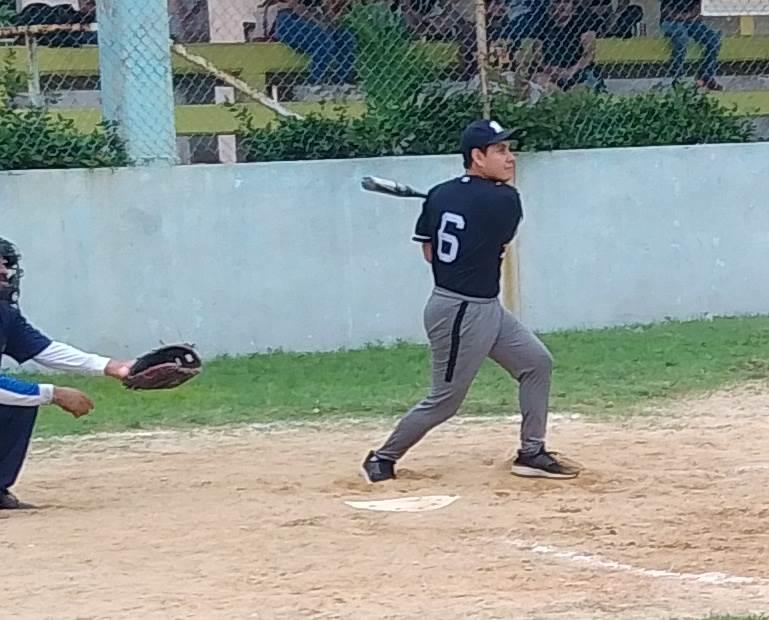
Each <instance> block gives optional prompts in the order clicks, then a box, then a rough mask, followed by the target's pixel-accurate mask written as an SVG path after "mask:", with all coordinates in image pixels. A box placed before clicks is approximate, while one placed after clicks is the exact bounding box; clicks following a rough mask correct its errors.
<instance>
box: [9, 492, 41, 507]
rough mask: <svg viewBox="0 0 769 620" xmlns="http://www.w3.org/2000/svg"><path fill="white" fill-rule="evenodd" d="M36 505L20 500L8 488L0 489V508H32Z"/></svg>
mask: <svg viewBox="0 0 769 620" xmlns="http://www.w3.org/2000/svg"><path fill="white" fill-rule="evenodd" d="M35 508H37V506H33V505H32V504H27V503H26V502H22V501H21V500H20V499H19V498H18V497H16V496H15V495H14V494H13V493H11V492H10V491H9V490H8V489H0V510H33V509H35Z"/></svg>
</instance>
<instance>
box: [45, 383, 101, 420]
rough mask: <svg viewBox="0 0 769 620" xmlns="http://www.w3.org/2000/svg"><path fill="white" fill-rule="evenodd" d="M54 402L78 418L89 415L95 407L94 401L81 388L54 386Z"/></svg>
mask: <svg viewBox="0 0 769 620" xmlns="http://www.w3.org/2000/svg"><path fill="white" fill-rule="evenodd" d="M53 403H54V404H55V405H58V406H59V407H61V408H62V409H64V411H68V412H69V413H71V414H72V415H73V416H75V417H76V418H79V417H81V416H84V415H87V414H88V413H90V411H91V409H93V402H92V401H91V399H90V398H88V396H86V395H85V394H83V392H81V391H80V390H76V389H75V388H68V387H58V386H57V387H54V388H53Z"/></svg>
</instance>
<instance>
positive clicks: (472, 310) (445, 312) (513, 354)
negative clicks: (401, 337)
mask: <svg viewBox="0 0 769 620" xmlns="http://www.w3.org/2000/svg"><path fill="white" fill-rule="evenodd" d="M424 325H425V330H426V332H427V337H428V340H429V342H430V349H431V352H432V389H431V390H430V393H429V394H428V396H427V397H426V398H425V399H423V400H422V401H421V402H420V403H418V404H417V405H415V406H414V407H412V408H411V410H410V411H409V412H408V413H407V414H406V415H405V416H404V417H403V418H401V420H400V422H398V424H397V425H396V427H395V429H394V430H393V432H392V433H391V435H390V437H389V438H388V439H387V440H386V441H385V443H384V445H383V446H382V447H381V448H380V449H379V450H377V451H376V452H375V454H376V456H377V457H379V458H381V459H388V460H391V461H397V460H399V459H400V458H401V457H402V456H403V455H404V454H406V452H407V451H408V450H409V449H410V448H411V447H412V446H414V445H415V444H416V443H417V442H418V441H419V440H421V439H422V437H424V436H425V435H426V434H427V433H428V431H430V430H431V429H433V428H434V427H436V426H437V425H439V424H441V423H442V422H445V421H446V420H448V419H449V418H451V417H452V416H453V415H454V414H455V413H456V412H457V410H458V409H459V407H460V405H461V404H462V401H463V400H464V398H465V395H466V394H467V391H468V390H469V389H470V385H471V383H472V382H473V380H474V379H475V376H476V375H477V373H478V370H479V369H480V367H481V364H482V363H483V361H484V360H485V359H486V358H487V357H489V358H491V359H493V360H494V361H495V362H497V363H498V364H499V365H500V366H502V367H503V368H504V369H505V370H507V371H508V372H509V373H510V375H511V376H512V377H513V378H514V379H516V380H517V381H518V382H519V384H520V388H519V401H520V407H521V415H522V418H523V419H522V423H521V435H520V439H521V452H522V453H523V454H534V453H537V452H538V451H539V450H540V448H541V447H542V446H543V445H544V442H545V433H546V429H547V413H548V405H549V402H548V401H549V396H550V375H551V373H552V368H553V358H552V356H551V355H550V352H549V351H548V350H547V348H546V347H545V345H544V344H543V343H542V342H541V341H540V340H539V339H538V338H537V337H536V336H535V335H534V334H533V333H532V332H531V331H529V330H528V329H527V328H526V327H524V326H523V325H522V324H521V323H520V322H519V321H518V320H517V319H516V318H515V317H514V316H513V315H512V314H511V313H510V312H508V311H507V310H505V309H504V308H503V307H502V304H501V303H500V302H499V300H498V299H476V298H471V297H464V296H461V295H458V294H456V293H453V292H450V291H446V290H443V289H440V288H436V289H434V290H433V292H432V294H431V295H430V298H429V299H428V301H427V304H426V306H425V309H424Z"/></svg>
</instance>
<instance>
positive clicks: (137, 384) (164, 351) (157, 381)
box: [123, 344, 203, 390]
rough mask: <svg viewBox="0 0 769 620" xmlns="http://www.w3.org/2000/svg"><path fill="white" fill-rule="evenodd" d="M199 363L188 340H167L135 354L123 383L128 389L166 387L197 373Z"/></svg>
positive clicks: (177, 383) (197, 356) (199, 367)
mask: <svg viewBox="0 0 769 620" xmlns="http://www.w3.org/2000/svg"><path fill="white" fill-rule="evenodd" d="M202 366H203V363H202V361H201V359H200V356H199V355H198V354H197V352H196V351H195V349H193V348H192V346H190V345H188V344H169V345H163V346H161V347H158V348H157V349H153V350H152V351H149V352H147V353H145V354H144V355H140V356H139V357H137V358H136V362H134V364H133V366H131V371H130V372H129V373H128V376H127V377H125V378H124V379H123V385H124V386H125V387H126V388H128V389H129V390H166V389H169V388H175V387H178V386H180V385H181V384H182V383H185V382H187V381H189V380H190V379H192V378H193V377H195V376H196V375H198V374H200V371H201V370H202Z"/></svg>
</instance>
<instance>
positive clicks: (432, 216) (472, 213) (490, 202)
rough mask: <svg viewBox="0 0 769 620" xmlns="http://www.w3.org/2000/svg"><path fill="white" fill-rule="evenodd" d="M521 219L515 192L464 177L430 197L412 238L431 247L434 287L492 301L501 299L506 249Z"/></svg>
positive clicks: (498, 185)
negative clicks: (499, 297)
mask: <svg viewBox="0 0 769 620" xmlns="http://www.w3.org/2000/svg"><path fill="white" fill-rule="evenodd" d="M522 218H523V210H522V208H521V199H520V196H519V195H518V190H517V189H515V188H514V187H512V186H510V185H507V184H505V183H500V182H496V181H489V180H487V179H482V178H479V177H471V176H468V175H465V176H462V177H459V178H456V179H452V180H450V181H446V182H445V183H441V184H440V185H437V186H436V187H434V188H433V189H432V190H431V191H430V192H429V193H428V195H427V199H426V200H425V202H424V205H423V207H422V213H421V214H420V216H419V219H418V220H417V225H416V230H415V231H414V237H413V239H414V241H418V242H430V244H431V246H432V248H433V261H432V271H433V277H434V280H435V285H436V286H438V287H440V288H443V289H446V290H449V291H453V292H455V293H459V294H461V295H466V296H468V297H482V298H485V299H492V298H494V297H496V296H497V295H499V279H500V268H501V265H502V256H503V254H504V247H505V246H506V245H507V244H508V243H510V241H512V239H513V237H514V236H515V231H516V230H517V229H518V225H519V224H520V222H521V219H522Z"/></svg>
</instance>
